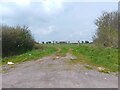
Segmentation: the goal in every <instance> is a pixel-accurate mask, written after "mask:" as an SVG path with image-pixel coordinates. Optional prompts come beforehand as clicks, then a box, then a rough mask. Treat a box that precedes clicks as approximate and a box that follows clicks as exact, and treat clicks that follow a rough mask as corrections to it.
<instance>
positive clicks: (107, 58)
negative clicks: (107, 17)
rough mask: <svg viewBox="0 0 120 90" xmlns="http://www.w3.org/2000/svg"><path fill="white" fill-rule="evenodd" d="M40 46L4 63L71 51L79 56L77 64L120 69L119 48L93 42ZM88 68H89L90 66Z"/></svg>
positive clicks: (62, 54)
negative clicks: (96, 44) (119, 64)
mask: <svg viewBox="0 0 120 90" xmlns="http://www.w3.org/2000/svg"><path fill="white" fill-rule="evenodd" d="M40 47H42V49H37V50H32V51H29V52H27V53H24V54H21V55H17V56H13V57H9V58H3V64H6V63H7V62H8V61H12V62H14V63H20V62H25V61H29V60H36V59H38V58H41V57H44V56H47V55H50V54H55V55H58V56H65V55H66V53H68V52H69V53H72V54H73V55H75V56H77V60H73V61H71V63H74V64H75V63H79V62H82V63H86V64H89V65H90V66H92V65H93V66H96V67H104V68H105V70H106V71H112V72H117V71H118V49H115V48H100V47H94V46H93V45H91V44H83V45H80V46H78V45H73V44H55V45H52V44H44V45H42V46H40ZM71 65H72V64H71ZM86 68H88V69H89V67H86Z"/></svg>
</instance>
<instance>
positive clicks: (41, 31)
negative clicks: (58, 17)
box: [34, 25, 55, 36]
mask: <svg viewBox="0 0 120 90" xmlns="http://www.w3.org/2000/svg"><path fill="white" fill-rule="evenodd" d="M54 31H55V26H53V25H51V26H48V28H40V29H37V30H35V31H34V34H36V35H41V36H42V35H43V36H44V35H50V34H52V33H53V32H54Z"/></svg>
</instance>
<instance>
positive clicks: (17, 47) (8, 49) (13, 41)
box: [0, 25, 34, 57]
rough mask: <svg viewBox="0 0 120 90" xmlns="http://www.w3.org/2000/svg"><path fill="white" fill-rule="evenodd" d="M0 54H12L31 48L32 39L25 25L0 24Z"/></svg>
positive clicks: (32, 44) (4, 55)
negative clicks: (0, 46)
mask: <svg viewBox="0 0 120 90" xmlns="http://www.w3.org/2000/svg"><path fill="white" fill-rule="evenodd" d="M0 29H2V56H3V57H6V56H12V55H17V54H21V53H24V52H26V51H29V50H32V49H33V47H34V39H33V37H32V35H31V32H30V30H29V28H28V27H27V26H23V27H21V26H16V27H11V26H8V25H2V26H1V28H0Z"/></svg>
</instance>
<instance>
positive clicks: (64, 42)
mask: <svg viewBox="0 0 120 90" xmlns="http://www.w3.org/2000/svg"><path fill="white" fill-rule="evenodd" d="M82 43H85V44H91V43H92V42H89V41H81V42H80V41H78V42H75V43H73V42H70V41H47V42H44V41H43V42H42V44H82Z"/></svg>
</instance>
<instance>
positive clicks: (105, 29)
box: [93, 11, 118, 48]
mask: <svg viewBox="0 0 120 90" xmlns="http://www.w3.org/2000/svg"><path fill="white" fill-rule="evenodd" d="M95 24H96V26H97V27H98V28H97V32H96V35H95V36H94V37H93V39H94V43H95V44H96V45H97V46H105V47H115V48H117V47H118V12H117V11H116V12H104V13H103V14H102V15H101V16H100V17H98V18H97V19H96V22H95Z"/></svg>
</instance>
